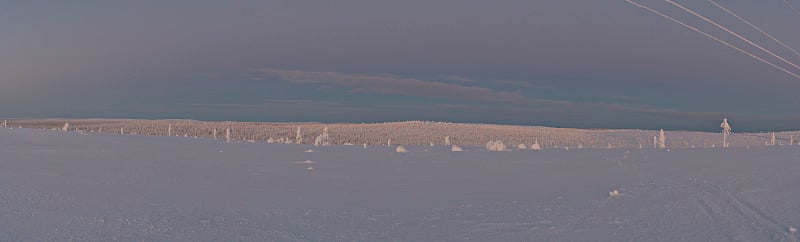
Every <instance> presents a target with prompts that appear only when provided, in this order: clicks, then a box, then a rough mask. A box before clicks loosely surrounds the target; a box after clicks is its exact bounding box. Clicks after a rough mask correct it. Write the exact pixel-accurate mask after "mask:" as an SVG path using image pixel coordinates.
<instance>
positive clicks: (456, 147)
mask: <svg viewBox="0 0 800 242" xmlns="http://www.w3.org/2000/svg"><path fill="white" fill-rule="evenodd" d="M450 151H452V152H461V151H464V150H463V149H461V147H458V146H457V145H453V147H450Z"/></svg>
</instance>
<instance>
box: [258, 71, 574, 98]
mask: <svg viewBox="0 0 800 242" xmlns="http://www.w3.org/2000/svg"><path fill="white" fill-rule="evenodd" d="M258 71H259V72H261V73H262V74H264V75H270V76H277V77H279V78H281V79H284V80H286V81H289V82H292V83H299V84H318V85H336V86H342V87H347V88H351V89H350V91H351V92H354V93H378V94H396V95H405V96H415V97H427V98H444V99H453V100H465V101H480V102H497V103H508V104H517V105H536V104H568V103H569V102H565V101H555V100H545V99H536V98H529V97H525V96H523V95H521V94H520V93H518V92H505V91H496V90H493V89H490V88H485V87H475V86H466V85H460V84H453V83H444V82H435V81H425V80H420V79H414V78H401V77H390V76H375V75H363V74H346V73H338V72H316V71H298V70H281V69H259V70H258Z"/></svg>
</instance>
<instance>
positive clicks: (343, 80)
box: [258, 68, 721, 120]
mask: <svg viewBox="0 0 800 242" xmlns="http://www.w3.org/2000/svg"><path fill="white" fill-rule="evenodd" d="M258 72H260V73H261V74H262V75H265V76H274V77H278V78H280V79H283V80H285V81H288V82H291V83H298V84H314V85H320V86H324V85H332V86H338V87H344V88H349V92H351V93H378V94H393V95H404V96H412V97H427V98H441V99H448V100H459V101H477V102H481V104H480V107H478V106H475V105H466V106H463V107H465V108H468V109H476V108H477V109H481V110H484V111H488V110H497V111H506V112H507V113H515V112H519V113H531V112H535V113H537V114H540V115H547V114H552V115H559V116H562V117H571V118H575V119H591V118H592V117H600V116H604V117H607V118H610V117H614V118H617V119H618V118H620V117H625V115H633V114H635V115H638V116H637V119H646V120H657V119H661V118H670V119H687V118H688V119H692V118H695V119H709V118H712V117H713V118H716V117H720V115H721V114H720V113H716V112H691V111H682V110H674V109H664V108H657V107H653V106H645V105H636V104H633V103H629V104H612V103H587V102H570V101H562V100H549V99H540V98H533V97H526V96H523V95H522V94H520V93H519V92H506V91H497V90H493V89H491V88H486V87H476V86H468V85H463V84H455V83H444V82H436V81H426V80H420V79H415V78H402V77H394V76H377V75H365V74H348V73H339V72H318V71H302V70H282V69H272V68H266V69H259V70H258ZM490 82H491V81H490ZM516 84H519V83H516ZM630 101H634V100H632V99H631V100H630ZM441 104H443V103H440V106H439V107H440V108H441V107H450V108H456V107H457V106H441ZM431 108H436V106H433V107H431ZM630 118H633V116H630Z"/></svg>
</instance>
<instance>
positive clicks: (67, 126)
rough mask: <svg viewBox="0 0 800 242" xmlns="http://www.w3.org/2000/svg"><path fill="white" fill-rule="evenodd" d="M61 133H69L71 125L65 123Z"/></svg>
mask: <svg viewBox="0 0 800 242" xmlns="http://www.w3.org/2000/svg"><path fill="white" fill-rule="evenodd" d="M61 131H64V132H66V131H69V123H64V127H61Z"/></svg>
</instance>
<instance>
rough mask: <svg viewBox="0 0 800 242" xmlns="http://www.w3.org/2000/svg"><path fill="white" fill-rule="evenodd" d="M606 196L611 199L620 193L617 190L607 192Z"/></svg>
mask: <svg viewBox="0 0 800 242" xmlns="http://www.w3.org/2000/svg"><path fill="white" fill-rule="evenodd" d="M608 195H609V196H611V197H619V195H620V193H619V191H618V190H617V189H614V191H610V192H608Z"/></svg>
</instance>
